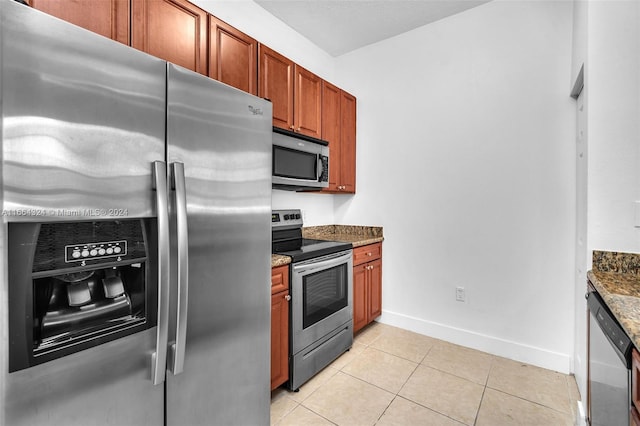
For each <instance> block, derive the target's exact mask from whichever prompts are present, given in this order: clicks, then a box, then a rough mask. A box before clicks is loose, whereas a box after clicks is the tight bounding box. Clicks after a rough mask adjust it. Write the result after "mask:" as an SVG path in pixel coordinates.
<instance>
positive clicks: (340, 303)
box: [291, 250, 353, 354]
mask: <svg viewBox="0 0 640 426" xmlns="http://www.w3.org/2000/svg"><path fill="white" fill-rule="evenodd" d="M352 257H353V256H352V250H346V251H342V252H340V253H334V254H330V255H326V256H322V257H318V258H315V259H310V260H306V261H304V262H298V263H295V264H293V265H292V273H291V275H292V276H291V297H292V302H291V352H292V354H296V353H298V352H299V351H301V350H302V349H304V348H306V347H307V346H309V345H311V344H313V343H314V342H316V341H318V340H319V339H321V338H322V337H324V336H326V335H327V334H328V333H330V332H332V331H333V330H335V329H337V328H338V327H340V326H342V325H344V324H345V323H346V322H348V321H350V320H351V319H352V311H353V310H352V295H351V292H352V291H351V288H352V283H353V259H352Z"/></svg>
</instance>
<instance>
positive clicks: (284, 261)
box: [271, 254, 291, 268]
mask: <svg viewBox="0 0 640 426" xmlns="http://www.w3.org/2000/svg"><path fill="white" fill-rule="evenodd" d="M290 263H291V258H290V257H289V256H282V255H280V254H272V255H271V267H272V268H275V267H276V266H284V265H288V264H290Z"/></svg>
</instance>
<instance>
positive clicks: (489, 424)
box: [271, 323, 580, 426]
mask: <svg viewBox="0 0 640 426" xmlns="http://www.w3.org/2000/svg"><path fill="white" fill-rule="evenodd" d="M579 399H580V395H579V393H578V387H577V386H576V382H575V379H574V377H573V376H568V375H565V374H561V373H557V372H554V371H550V370H545V369H542V368H539V367H534V366H532V365H527V364H523V363H520V362H516V361H512V360H508V359H505V358H500V357H497V356H493V355H490V354H487V353H484V352H480V351H476V350H473V349H469V348H465V347H462V346H457V345H453V344H451V343H447V342H444V341H442V340H438V339H433V338H431V337H427V336H423V335H420V334H416V333H413V332H410V331H407V330H403V329H400V328H396V327H391V326H388V325H384V324H380V323H372V324H371V325H369V326H368V327H367V328H365V329H364V330H362V331H361V332H360V333H359V334H358V335H357V336H356V338H355V340H354V344H353V347H352V348H351V350H350V351H349V352H347V353H345V354H344V355H342V356H341V357H340V358H338V359H337V360H335V361H334V362H333V363H332V364H330V365H329V366H328V367H327V368H325V369H324V370H322V371H321V372H320V373H319V374H318V375H316V376H315V377H314V378H313V379H311V380H310V381H309V382H307V383H305V384H304V385H303V386H302V387H301V388H300V391H299V392H289V391H287V390H285V389H284V388H279V389H276V390H275V391H273V392H272V393H271V424H272V425H278V426H286V425H295V426H307V425H339V426H367V425H381V426H390V425H398V426H407V425H436V426H439V425H443V426H445V425H446V426H449V425H458V426H460V425H476V426H503V425H505V426H506V425H532V426H533V425H535V426H555V425H558V426H564V425H567V426H570V425H573V424H574V422H575V416H576V414H575V411H576V409H577V404H576V401H577V400H579Z"/></svg>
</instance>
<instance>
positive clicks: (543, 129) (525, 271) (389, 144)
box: [335, 0, 575, 372]
mask: <svg viewBox="0 0 640 426" xmlns="http://www.w3.org/2000/svg"><path fill="white" fill-rule="evenodd" d="M571 23H572V4H571V2H555V1H549V2H547V1H500V0H496V1H493V2H490V3H487V4H484V5H482V6H479V7H476V8H474V9H471V10H469V11H466V12H464V13H461V14H458V15H455V16H453V17H449V18H446V19H443V20H441V21H438V22H435V23H433V24H430V25H427V26H425V27H422V28H418V29H416V30H414V31H411V32H409V33H406V34H403V35H400V36H397V37H395V38H392V39H389V40H386V41H383V42H380V43H377V44H375V45H372V46H369V47H365V48H363V49H360V50H358V51H355V52H352V53H350V54H347V55H344V56H342V57H340V58H338V59H337V65H336V75H337V77H338V78H340V79H341V81H343V84H345V85H348V86H349V87H352V88H353V89H352V90H353V91H354V92H355V93H356V94H357V96H358V129H357V131H358V151H357V155H358V157H357V163H358V169H357V173H358V175H357V179H358V180H357V182H358V194H357V195H356V196H355V197H351V198H349V197H341V196H336V198H335V205H336V220H337V221H338V222H339V223H365V224H376V225H382V226H384V233H385V243H384V268H383V273H384V277H383V279H384V285H383V317H382V321H383V322H388V323H392V324H396V325H400V326H404V327H406V328H410V329H413V330H417V331H421V332H425V333H427V334H430V335H433V336H436V337H441V338H444V339H447V340H450V341H453V342H456V343H460V344H464V345H467V346H472V347H476V348H479V349H482V350H486V351H489V352H492V353H496V354H499V355H504V356H507V357H511V358H515V359H519V360H522V361H526V362H531V363H533V364H537V365H541V366H544V367H549V368H553V369H556V370H559V371H564V372H568V371H569V370H570V361H571V358H572V356H573V314H574V312H573V262H574V247H573V235H574V229H575V212H574V206H575V162H574V157H573V155H574V149H575V148H574V135H575V129H574V126H575V112H574V101H573V100H572V99H570V98H569V96H568V87H569V86H570V83H571V81H570V79H571V57H572V56H571V53H572V52H571V36H572V25H571ZM456 286H462V287H465V289H466V293H467V302H466V303H460V302H456V301H455V287H456Z"/></svg>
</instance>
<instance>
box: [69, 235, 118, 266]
mask: <svg viewBox="0 0 640 426" xmlns="http://www.w3.org/2000/svg"><path fill="white" fill-rule="evenodd" d="M126 254H127V242H126V241H125V240H121V241H105V242H101V243H81V244H72V245H67V246H64V261H65V262H66V263H70V262H81V261H83V260H88V259H103V258H107V257H122V256H125V255H126Z"/></svg>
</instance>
